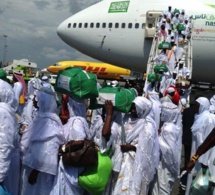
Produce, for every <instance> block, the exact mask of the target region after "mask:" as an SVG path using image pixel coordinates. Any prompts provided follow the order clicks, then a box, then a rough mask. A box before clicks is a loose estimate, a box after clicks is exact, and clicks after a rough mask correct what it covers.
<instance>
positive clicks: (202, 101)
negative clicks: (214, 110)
mask: <svg viewBox="0 0 215 195" xmlns="http://www.w3.org/2000/svg"><path fill="white" fill-rule="evenodd" d="M196 102H198V103H199V104H200V106H199V112H198V114H201V113H203V112H204V111H205V110H209V108H210V102H209V100H208V99H207V98H205V97H200V98H198V99H197V100H196Z"/></svg>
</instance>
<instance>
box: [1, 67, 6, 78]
mask: <svg viewBox="0 0 215 195" xmlns="http://www.w3.org/2000/svg"><path fill="white" fill-rule="evenodd" d="M0 79H2V80H4V81H7V73H6V72H5V71H4V70H3V69H2V68H0Z"/></svg>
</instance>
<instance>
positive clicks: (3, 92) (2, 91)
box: [0, 79, 18, 110]
mask: <svg viewBox="0 0 215 195" xmlns="http://www.w3.org/2000/svg"><path fill="white" fill-rule="evenodd" d="M0 102H4V103H6V104H8V105H9V106H11V107H12V108H13V109H15V110H16V108H17V106H18V102H17V101H16V99H15V94H14V91H13V89H12V87H11V86H10V84H9V83H7V82H6V81H3V80H2V79H0Z"/></svg>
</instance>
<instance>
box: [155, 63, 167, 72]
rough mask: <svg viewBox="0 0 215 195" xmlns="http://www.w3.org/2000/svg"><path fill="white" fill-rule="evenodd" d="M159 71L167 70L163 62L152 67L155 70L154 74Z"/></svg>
mask: <svg viewBox="0 0 215 195" xmlns="http://www.w3.org/2000/svg"><path fill="white" fill-rule="evenodd" d="M160 71H162V72H167V71H168V68H167V66H166V65H165V64H161V65H156V66H155V67H154V72H155V73H156V74H158V73H159V72H160Z"/></svg>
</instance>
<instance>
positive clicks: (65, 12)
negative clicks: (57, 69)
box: [0, 0, 99, 69]
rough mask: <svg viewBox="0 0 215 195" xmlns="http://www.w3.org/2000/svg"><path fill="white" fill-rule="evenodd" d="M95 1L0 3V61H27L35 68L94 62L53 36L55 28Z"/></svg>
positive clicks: (62, 0)
mask: <svg viewBox="0 0 215 195" xmlns="http://www.w3.org/2000/svg"><path fill="white" fill-rule="evenodd" d="M97 2H99V0H15V1H14V0H1V6H0V24H1V25H0V61H3V60H4V59H5V61H6V62H8V61H9V62H11V61H13V59H16V60H20V59H28V60H29V61H30V62H35V63H37V65H38V68H39V69H42V68H45V67H47V66H49V65H52V64H54V63H56V62H58V61H63V60H88V61H96V60H94V59H92V58H90V57H88V56H86V55H84V54H82V53H80V52H78V51H77V50H75V49H73V48H72V47H70V46H68V45H67V44H66V43H64V42H63V41H62V40H61V39H60V38H59V37H58V35H57V27H58V25H59V24H60V23H61V22H62V21H64V20H65V19H67V18H68V17H70V16H71V15H73V14H75V13H77V12H78V11H80V10H82V9H84V8H86V7H89V6H91V5H93V4H95V3H97ZM4 35H6V36H7V37H6V38H5V36H4ZM5 41H6V44H5ZM5 45H6V47H5ZM5 48H6V49H5ZM4 54H6V55H4ZM4 56H5V57H4Z"/></svg>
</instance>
